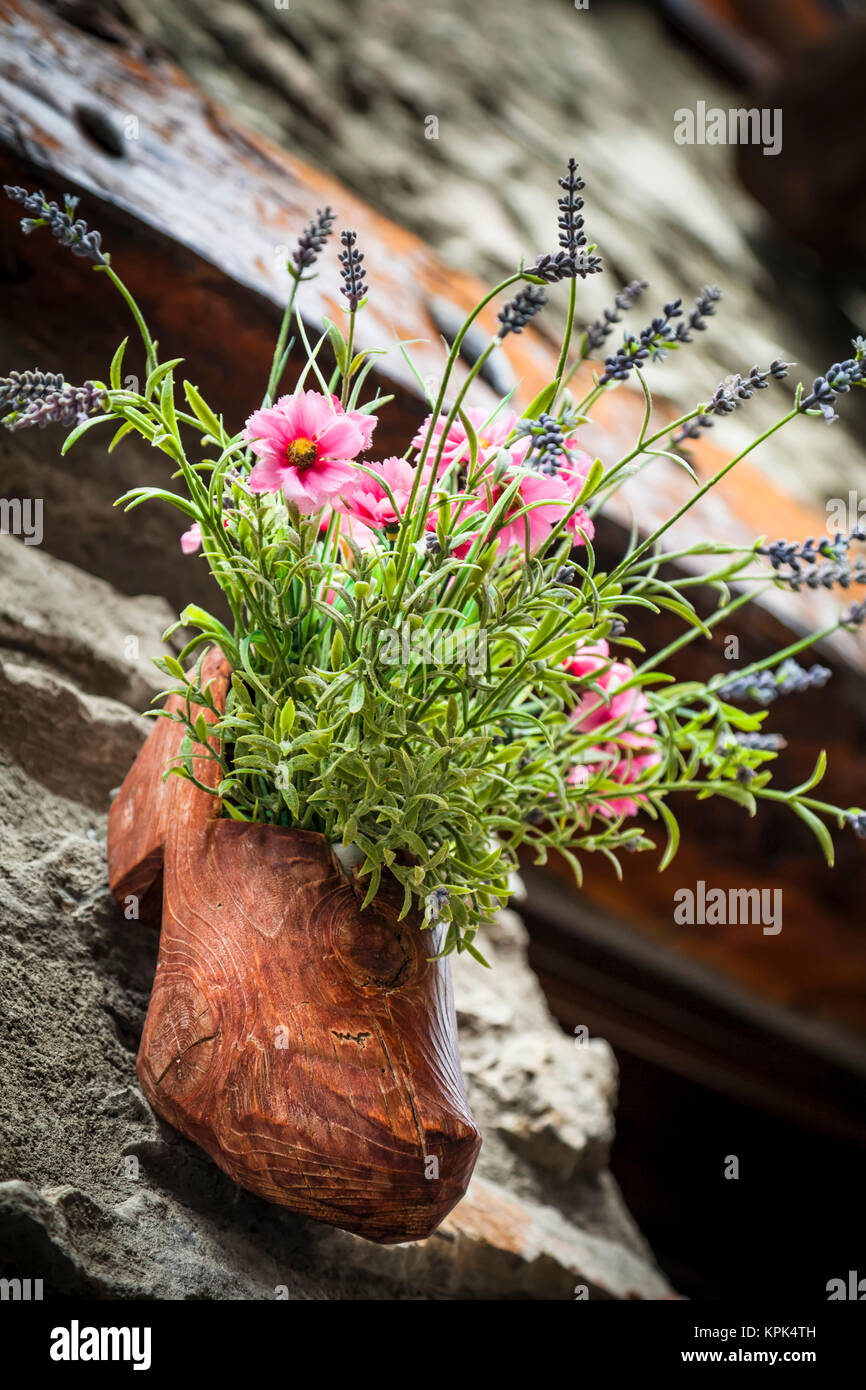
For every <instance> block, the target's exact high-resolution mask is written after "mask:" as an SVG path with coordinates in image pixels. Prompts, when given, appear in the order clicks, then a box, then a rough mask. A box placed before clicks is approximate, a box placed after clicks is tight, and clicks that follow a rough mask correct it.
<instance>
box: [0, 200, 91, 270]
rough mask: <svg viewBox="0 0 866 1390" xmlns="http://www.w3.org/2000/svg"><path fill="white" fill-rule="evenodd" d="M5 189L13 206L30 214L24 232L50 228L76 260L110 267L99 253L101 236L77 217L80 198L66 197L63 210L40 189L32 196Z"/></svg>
mask: <svg viewBox="0 0 866 1390" xmlns="http://www.w3.org/2000/svg"><path fill="white" fill-rule="evenodd" d="M3 189H4V192H5V193H6V196H7V197H8V198H11V199H12V201H13V203H20V204H21V206H22V207H23V208H24V211H25V212H26V213H29V214H30V216H28V217H22V219H21V230H22V232H24V233H25V234H27V235H29V234H30V232H33V231H35V230H36V228H37V227H48V229H49V230H50V232H51V235H52V236H54V237H56V238H57V240H58V241H59V242H60V244H61V246H68V247H69V249H70V251H71V252H72V254H73V255H74V256H86V257H87V259H88V260H91V261H95V262H96V264H97V265H107V264H108V260H107V258H106V257H105V256H104V255H103V254H102V251H101V250H100V249H99V248H100V244H101V242H102V234H101V233H100V232H92V231H90V230H89V229H88V226H87V223H86V222H84V221H82V219H81V218H80V217H79V218H75V217H74V213H75V209H76V208H77V206H78V199H77V198H73V197H72V196H71V195H70V194H68V193H67V194H65V195H64V198H63V203H64V206H63V207H62V208H61V207H60V206H59V205H58V204H57V203H50V202H49V201H48V199H47V198H46V197H45V194H44V193H43V192H42V190H41V189H40V190H39V191H38V192H36V193H30V192H28V190H27V189H26V188H18V187H16V186H14V185H13V184H8V183H6V184H4V185H3Z"/></svg>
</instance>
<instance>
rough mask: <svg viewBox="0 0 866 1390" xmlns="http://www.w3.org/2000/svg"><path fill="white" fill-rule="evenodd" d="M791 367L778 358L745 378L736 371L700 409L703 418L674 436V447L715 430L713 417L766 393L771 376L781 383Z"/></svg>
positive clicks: (753, 369) (752, 371) (749, 372)
mask: <svg viewBox="0 0 866 1390" xmlns="http://www.w3.org/2000/svg"><path fill="white" fill-rule="evenodd" d="M792 366H793V363H792V362H782V361H780V359H779V358H775V359H774V360H773V361H772V362H771V363H770V365H769V367H767V368H761V367H757V366H755V367H750V368H749V371H748V373H747V374H746V375H745V376H741V375H740V373H739V372H737V373H736V375H735V376H732V377H729V378H728V380H727V381H722V382H720V383H719V385H718V386H717V387H716V389H715V391H714V392H713V394H712V396H711V397H710V399H709V400H708V401H707V403H706V405H704V406H702V407H701V413H700V415H698V416H696V417H695V419H694V420H689V421H687V423H686V424H685V425H683V426H682V428H681V429H679V430H677V431H676V433H675V434H672V435H671V440H670V442H671V444H672V445H673V446H676V445H677V444H682V443H683V442H684V441H685V440H687V439H697V438H698V437H699V435H700V433H701V431H702V430H708V429H712V426H713V423H714V422H713V419H712V417H713V416H714V415H730V414H731V412H732V411H734V410H737V409H738V407H739V406H740V404H741V403H742V402H743V401H748V400H751V398H752V396H753V395H754V393H755V392H756V391H765V390H766V389H767V385H768V382H769V379H770V377H773V378H774V380H776V381H782V380H783V379H784V378H785V377H786V376H787V375H788V370H789V368H790V367H792Z"/></svg>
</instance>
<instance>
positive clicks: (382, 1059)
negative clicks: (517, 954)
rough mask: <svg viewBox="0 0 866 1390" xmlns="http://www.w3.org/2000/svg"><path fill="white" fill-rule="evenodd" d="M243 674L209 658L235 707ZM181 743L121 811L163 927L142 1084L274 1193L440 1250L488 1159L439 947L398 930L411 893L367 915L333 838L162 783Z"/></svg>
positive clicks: (151, 746) (387, 892) (129, 793)
mask: <svg viewBox="0 0 866 1390" xmlns="http://www.w3.org/2000/svg"><path fill="white" fill-rule="evenodd" d="M228 674H229V673H228V666H227V663H226V662H225V660H224V658H222V656H221V654H220V653H218V652H214V653H211V655H210V656H209V657H208V658H207V663H206V667H205V678H206V679H207V678H208V677H210V676H212V677H213V678H214V687H213V688H214V693H215V695H216V696H217V699H218V701H219V700H221V699H222V698H224V694H225V689H226V685H227V680H228ZM182 734H183V727H182V726H181V725H180V724H178V723H177V722H175V721H170V720H167V719H159V720H158V721H157V724H156V727H155V728H154V730H153V732H152V733H151V735H150V737H149V738H148V740H147V742H146V744H145V745H144V747H143V748H142V750H141V752H140V754H139V756H138V758H137V759H136V761H135V763H134V765H133V767H132V769H131V770H130V772H129V774H128V776H127V778H126V780H125V781H124V783H123V786H122V787H121V789H120V792H119V793H118V795H117V797H116V799H115V801H114V803H113V805H112V808H111V812H110V815H109V826H108V862H109V879H110V883H111V889H112V892H113V893H114V895H115V897H116V898H117V899H118V901H120V902H125V901H126V899H127V898H128V896H129V895H130V894H134V895H135V896H136V897H137V898H138V899H139V913H140V916H142V917H144V918H151V919H157V918H158V916H159V913H160V911H161V914H162V934H161V939H160V950H159V961H158V964H157V969H156V977H155V980H154V986H153V994H152V996H151V1001H150V1007H149V1009H148V1014H147V1021H146V1023H145V1027H144V1032H143V1034H142V1039H141V1047H140V1050H139V1054H138V1063H137V1071H138V1076H139V1080H140V1081H141V1085H142V1088H143V1090H144V1092H145V1094H146V1096H147V1098H148V1100H149V1101H150V1103H151V1105H152V1106H153V1108H154V1109H155V1110H156V1111H157V1113H158V1114H159V1115H161V1116H162V1117H163V1118H164V1119H166V1120H168V1121H169V1122H170V1123H171V1124H173V1125H175V1126H176V1128H177V1129H179V1130H181V1131H182V1132H183V1133H184V1134H186V1135H187V1136H188V1137H189V1138H190V1139H192V1140H194V1142H195V1143H197V1144H199V1145H201V1147H202V1148H203V1149H205V1150H206V1151H207V1153H208V1154H210V1156H211V1157H212V1158H213V1159H214V1160H215V1162H216V1163H218V1164H219V1166H220V1167H221V1168H222V1169H224V1171H225V1172H226V1173H228V1174H229V1176H230V1177H232V1178H233V1179H234V1180H235V1181H236V1182H238V1183H240V1184H241V1185H242V1186H243V1187H246V1188H249V1190H250V1191H252V1192H255V1193H256V1194H257V1195H258V1196H260V1197H264V1198H266V1199H267V1200H268V1201H271V1202H278V1203H280V1204H282V1205H284V1206H287V1207H291V1208H292V1209H293V1210H294V1211H297V1212H300V1213H302V1214H303V1215H305V1216H311V1217H313V1218H315V1219H316V1220H318V1221H324V1222H327V1223H329V1224H330V1225H334V1226H340V1227H342V1228H343V1229H344V1230H347V1231H353V1232H355V1233H356V1234H358V1235H362V1236H365V1237H367V1239H369V1240H375V1241H380V1242H384V1243H388V1242H397V1241H406V1240H417V1239H420V1238H423V1237H425V1236H428V1235H430V1233H431V1232H432V1231H433V1230H435V1228H436V1227H437V1226H438V1224H439V1222H440V1221H442V1219H443V1218H444V1217H445V1216H446V1215H447V1213H448V1212H449V1211H450V1210H451V1209H452V1207H453V1206H454V1205H455V1204H456V1203H457V1202H458V1201H459V1200H460V1198H461V1197H462V1196H463V1194H464V1192H465V1190H466V1187H467V1184H468V1181H469V1177H470V1175H471V1173H472V1169H473V1167H474V1164H475V1160H476V1157H477V1155H478V1150H479V1148H480V1146H481V1139H480V1135H479V1133H478V1130H477V1128H476V1125H475V1122H474V1120H473V1117H472V1114H471V1112H470V1110H469V1106H468V1103H467V1100H466V1095H465V1092H464V1087H463V1077H462V1073H461V1069H460V1060H459V1054H458V1049H457V1030H456V1020H455V1015H454V1004H453V999H452V994H451V984H450V972H449V967H448V963H447V961H430V960H429V956H430V955H432V954H433V952H434V950H435V949H436V939H435V936H434V934H433V933H431V932H427V931H424V932H422V931H421V929H420V926H419V924H418V921H417V919H415V918H414V917H411V916H410V917H409V918H406V919H404V920H403V921H402V922H399V921H398V920H397V913H398V909H399V903H400V902H401V901H402V892H401V891H398V890H397V888H396V885H395V884H393V883H392V884H390V885H384V886H383V891H382V892H381V894H380V895H379V897H378V898H377V899H376V900H375V902H374V903H373V904H371V906H370V907H369V908H367V909H366V910H365V911H363V912H362V911H361V909H360V900H361V897H362V896H363V892H362V889H361V887H360V885H357V884H355V883H354V882H353V881H352V880H351V879H350V878H349V877H347V876H346V874H345V872H344V871H343V870H342V869H341V868H340V866H339V864H338V863H337V862H336V861H335V859H334V857H333V855H332V852H331V848H330V846H329V844H328V843H327V841H326V840H325V838H324V837H323V836H321V835H318V834H314V833H312V832H309V831H299V830H288V829H283V828H281V827H278V826H271V825H248V824H244V823H240V822H236V821H231V820H226V819H222V818H220V815H219V811H220V803H219V801H218V800H217V798H216V797H212V796H210V795H208V793H206V792H204V791H202V790H200V789H199V788H197V787H195V786H194V785H193V784H192V783H190V782H188V781H186V780H184V779H181V778H179V777H170V778H169V779H168V780H167V781H166V782H163V781H162V773H163V771H164V769H165V765H166V763H167V761H168V760H169V759H170V758H171V757H172V756H173V755H174V754H175V753H176V752H177V747H178V745H179V742H180V739H181V737H182ZM216 772H217V764H216V763H214V762H210V761H208V760H207V759H205V758H203V757H202V758H199V759H197V761H196V775H197V776H198V777H199V778H200V780H201V781H203V782H207V784H208V785H214V778H215V775H216ZM160 880H161V881H162V892H161V894H160V893H159V883H160Z"/></svg>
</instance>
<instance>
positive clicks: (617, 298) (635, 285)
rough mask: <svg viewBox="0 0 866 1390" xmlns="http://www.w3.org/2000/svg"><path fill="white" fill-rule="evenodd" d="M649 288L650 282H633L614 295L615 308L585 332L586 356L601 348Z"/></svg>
mask: <svg viewBox="0 0 866 1390" xmlns="http://www.w3.org/2000/svg"><path fill="white" fill-rule="evenodd" d="M648 288H649V281H648V280H632V281H630V282H629V284H627V285H625V286H624V287H623V289H621V290H620V291H619V293H618V294H615V295H614V298H613V308H611V309H605V310H604V312H603V314H602V316H601V317H600V318H597V319H596V320H595V322H594V323H591V324H589V326H588V327H587V328H586V329H585V331H584V336H583V355H584V356H587V354H588V353H590V352H594V351H595V350H596V348H600V347H601V345H602V343H603V342H604V341H605V339H606V338H608V337H610V334H611V333H612V332H613V326H614V324H615V323H620V322H621V321H622V316H623V314H624V313H625V312H626V310H628V309H630V308H631V307H632V305H633V304H634V302H635V300H637V299H639V298H640V296H641V295H642V294H643V292H644V290H646V289H648Z"/></svg>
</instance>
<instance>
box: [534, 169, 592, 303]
mask: <svg viewBox="0 0 866 1390" xmlns="http://www.w3.org/2000/svg"><path fill="white" fill-rule="evenodd" d="M558 183H559V186H560V188H561V189H563V190H564V191H563V195H562V197H561V198H558V199H557V206H558V208H559V216H558V218H557V219H556V221H557V226H558V227H559V245H560V248H561V249H560V250H559V251H558V252H557V253H556V254H555V255H550V254H549V253H548V254H546V255H543V256H539V257H538V258H537V259H536V262H535V266H534V267H533V274H535V275H538V276H539V278H540V279H542V280H544V281H546V282H547V284H549V285H554V284H557V283H558V282H559V281H560V280H573V279H574V278H575V276H577V275H579V276H580V277H581V279H585V278H586V276H587V275H594V274H595V273H596V272H597V271H599V270H601V256H597V255H595V254H594V252H595V247H594V246H587V238H586V232H585V231H584V226H583V212H582V208H583V199H582V198H581V196H580V194H581V191H582V189H584V188H585V187H586V185H585V184H584V182H583V179H582V178H581V177H580V175H579V174H578V172H577V160H575V159H573V158H572V159H569V161H568V170H567V172H566V176H565V178H564V179H559V180H558ZM584 247H587V249H586V250H584V249H583V248H584Z"/></svg>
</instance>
